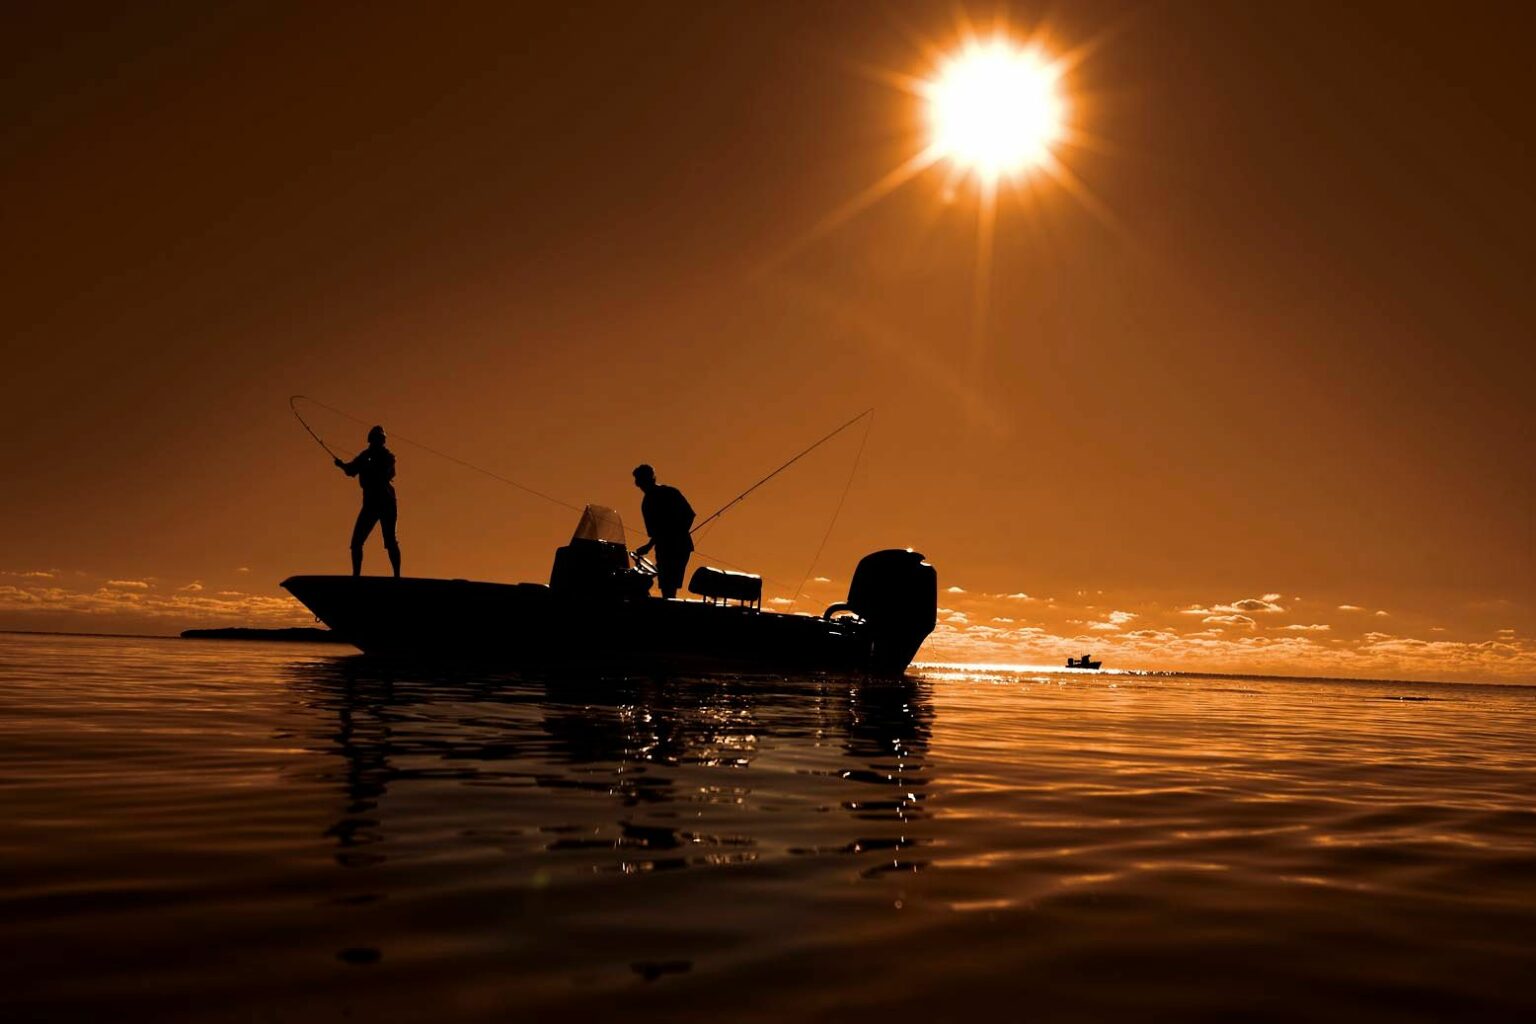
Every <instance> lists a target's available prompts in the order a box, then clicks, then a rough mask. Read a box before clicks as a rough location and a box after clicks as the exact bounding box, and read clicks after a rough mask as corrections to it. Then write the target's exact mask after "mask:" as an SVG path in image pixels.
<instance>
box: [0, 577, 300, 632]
mask: <svg viewBox="0 0 1536 1024" xmlns="http://www.w3.org/2000/svg"><path fill="white" fill-rule="evenodd" d="M0 612H9V613H16V614H21V615H23V616H25V617H24V618H23V619H21V620H20V621H21V622H23V623H25V622H32V623H36V622H38V621H39V620H38V619H37V618H36V616H47V617H48V618H46V619H45V620H44V621H45V622H46V623H47V624H48V628H54V627H55V626H57V625H66V624H67V625H68V626H69V628H81V627H82V626H83V625H84V624H83V623H80V622H79V621H78V619H79V617H81V616H84V617H88V619H90V620H94V621H95V622H97V623H99V622H100V621H101V620H103V619H119V620H122V623H123V624H124V625H119V626H117V627H115V628H143V627H145V626H147V625H150V624H152V623H153V624H160V623H164V624H165V625H166V626H171V627H173V628H178V629H179V628H185V627H187V626H195V625H199V624H226V625H242V624H251V625H274V626H275V625H292V626H297V625H305V624H308V623H309V622H310V619H311V616H310V615H309V613H308V612H306V611H305V610H304V608H303V606H301V605H300V604H299V603H298V602H297V601H295V600H294V599H293V598H291V597H288V596H286V595H284V596H282V597H266V596H262V595H256V594H243V593H240V592H238V591H224V592H222V593H220V594H218V595H216V596H212V597H210V596H208V595H206V594H202V593H199V592H197V591H189V590H187V589H185V588H181V589H178V590H177V591H175V592H174V593H160V592H156V591H155V590H154V589H153V588H151V587H150V585H149V583H148V582H146V581H145V580H118V579H104V580H101V581H100V582H99V583H98V584H96V585H94V586H92V585H91V584H89V583H87V584H86V585H85V587H84V588H81V589H76V588H74V587H67V586H60V585H59V584H58V583H57V582H55V581H52V580H36V581H29V582H27V583H24V584H23V585H21V586H10V585H3V586H0ZM61 619H62V620H63V621H62V622H61ZM70 620H75V621H73V622H71V621H70ZM10 621H12V622H16V621H17V620H16V619H14V618H13V619H11V620H10ZM91 628H102V626H101V625H93V626H92V627H91Z"/></svg>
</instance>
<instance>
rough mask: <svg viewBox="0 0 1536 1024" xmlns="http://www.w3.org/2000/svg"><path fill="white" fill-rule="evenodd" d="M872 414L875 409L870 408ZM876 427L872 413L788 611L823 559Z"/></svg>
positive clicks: (787, 609)
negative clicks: (823, 531)
mask: <svg viewBox="0 0 1536 1024" xmlns="http://www.w3.org/2000/svg"><path fill="white" fill-rule="evenodd" d="M868 411H869V412H870V413H871V414H873V413H874V410H873V409H870V410H868ZM874 427H875V417H874V416H873V415H871V416H870V417H869V422H868V423H866V424H864V436H863V438H861V439H860V441H859V452H858V454H857V455H855V456H854V457H853V468H852V469H850V470H849V471H848V482H847V483H845V484H843V493H842V494H841V495H840V496H839V497H838V499H837V508H835V509H833V510H832V521H831V522H830V523H828V524H827V532H826V533H824V534H822V535H821V543H820V544H818V545H816V554H814V555H812V556H811V564H810V565H809V566H807V567H806V570H805V575H804V576H802V577H801V578H800V585H799V586H798V587H796V588H795V596H794V597H792V598H790V600H789V607H787V608H785V609H784V610H785V611H786V612H791V611H794V609H795V602H797V601H799V600H800V592H801V591H802V590H804V589H805V584H806V582H807V581H809V580H810V578H811V573H813V572H815V571H816V563H817V562H819V561H821V553H822V552H823V551H825V550H826V549H827V541H828V540H829V539H830V538H831V536H832V530H833V529H834V528H835V527H836V526H837V517H838V516H840V515H842V512H843V502H845V501H847V500H848V492H849V491H850V490H852V489H853V479H854V477H856V476H858V475H859V463H860V462H862V461H863V459H864V446H865V445H867V444H869V432H870V431H871V430H873V429H874Z"/></svg>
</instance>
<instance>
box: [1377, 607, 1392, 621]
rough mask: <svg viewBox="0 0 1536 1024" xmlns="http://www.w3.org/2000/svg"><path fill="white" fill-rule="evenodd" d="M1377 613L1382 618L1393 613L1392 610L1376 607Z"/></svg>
mask: <svg viewBox="0 0 1536 1024" xmlns="http://www.w3.org/2000/svg"><path fill="white" fill-rule="evenodd" d="M1376 614H1377V615H1378V616H1380V617H1381V618H1383V619H1385V618H1388V617H1389V616H1390V615H1391V614H1392V613H1391V612H1384V611H1382V610H1381V609H1380V608H1378V609H1376Z"/></svg>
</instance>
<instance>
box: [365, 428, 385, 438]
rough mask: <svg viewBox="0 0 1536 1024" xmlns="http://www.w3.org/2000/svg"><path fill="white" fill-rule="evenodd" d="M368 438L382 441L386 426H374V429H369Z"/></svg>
mask: <svg viewBox="0 0 1536 1024" xmlns="http://www.w3.org/2000/svg"><path fill="white" fill-rule="evenodd" d="M368 440H370V441H382V440H384V428H383V427H374V428H373V429H372V430H370V431H368Z"/></svg>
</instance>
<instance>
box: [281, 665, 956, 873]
mask: <svg viewBox="0 0 1536 1024" xmlns="http://www.w3.org/2000/svg"><path fill="white" fill-rule="evenodd" d="M291 686H292V691H293V693H294V694H295V695H296V696H297V697H298V698H299V699H300V700H301V701H303V702H304V703H305V704H306V705H308V707H309V708H310V709H311V710H314V711H319V712H321V713H322V714H323V715H324V716H325V719H328V720H329V722H330V724H329V725H326V726H323V727H321V728H320V729H319V730H318V731H317V732H316V733H315V734H314V735H312V736H311V737H310V739H311V741H312V742H313V743H314V745H315V747H316V749H318V750H320V751H323V752H324V753H326V754H328V755H332V757H331V758H329V759H328V766H327V767H326V768H325V769H324V770H323V774H324V776H325V777H326V779H327V780H328V781H333V782H334V783H335V784H336V785H337V787H338V788H339V789H340V791H341V793H340V795H341V805H340V813H339V816H338V819H337V820H336V822H335V823H334V824H333V825H331V826H330V828H329V829H328V831H327V833H326V834H327V835H328V836H330V837H332V838H334V840H335V844H336V846H335V853H334V856H335V859H336V861H337V863H338V864H340V865H342V866H345V867H349V868H360V869H375V872H374V873H376V874H378V875H379V876H380V877H379V879H378V886H377V887H364V888H361V889H359V890H358V891H357V892H355V893H351V894H348V895H346V896H344V897H342V899H343V901H346V900H352V901H354V902H358V903H364V902H370V901H373V900H376V899H379V898H381V897H382V895H383V894H384V892H383V890H385V889H387V888H388V885H389V880H390V874H391V871H392V869H391V867H390V862H392V861H395V860H402V861H403V860H409V859H412V858H420V857H423V856H427V857H430V856H433V855H441V854H451V855H455V856H463V855H464V853H463V848H462V847H463V844H466V843H468V844H470V845H471V846H474V847H476V848H478V849H480V850H482V851H483V850H490V849H494V850H495V851H497V854H496V855H497V858H498V863H497V864H495V865H484V866H483V867H488V868H489V869H490V873H489V874H488V875H487V876H486V879H485V881H486V882H487V883H489V882H490V881H491V879H492V878H494V877H495V876H496V875H498V874H500V875H503V876H504V877H505V880H506V882H507V885H508V886H510V887H513V888H521V886H522V885H523V884H524V882H525V880H526V877H528V876H532V877H536V878H539V879H541V880H542V881H541V883H540V884H541V885H551V884H555V883H557V882H558V881H559V880H560V879H561V878H562V877H564V878H567V879H570V878H575V877H578V876H583V875H590V874H592V873H598V874H602V873H608V872H618V873H624V874H636V873H642V872H658V871H670V870H676V869H680V868H700V867H711V866H720V865H732V864H735V865H740V864H764V863H771V862H774V861H780V862H782V861H785V860H786V859H788V858H795V859H796V860H798V859H800V858H807V857H817V856H819V855H830V854H838V855H855V856H860V857H862V858H863V859H864V860H867V861H868V862H869V863H867V864H861V865H860V867H859V872H860V873H861V874H863V875H866V876H868V877H873V876H874V875H877V874H880V873H884V872H891V871H913V870H918V869H920V868H921V867H923V866H924V865H923V862H922V861H921V860H917V859H913V858H911V857H910V856H908V852H909V851H910V849H911V848H913V847H918V846H921V845H923V844H924V843H925V842H927V839H926V837H924V836H923V835H922V834H921V823H922V821H923V819H924V808H923V804H924V800H925V799H926V792H925V787H926V786H927V785H928V783H929V776H928V773H927V766H926V765H925V755H926V750H927V745H928V737H929V733H930V729H931V720H932V717H933V712H932V708H931V705H930V703H929V701H928V697H927V693H926V687H927V684H925V683H922V682H920V681H913V680H868V679H864V678H808V677H801V678H749V677H694V678H668V679H633V678H631V679H611V680H589V681H572V680H560V681H556V680H550V679H534V678H526V677H521V676H513V675H485V674H476V673H470V672H462V673H456V672H432V673H428V674H421V673H413V672H412V671H411V670H410V669H408V668H405V667H403V666H401V665H400V664H398V663H393V662H382V661H374V660H371V659H368V658H366V657H355V658H342V659H332V660H325V661H316V662H309V663H301V664H297V665H295V666H293V668H292V680H291ZM472 859H474V858H472ZM835 860H837V862H839V863H841V862H842V858H835ZM509 868H512V870H508V869H509ZM402 870H403V865H402ZM493 887H494V886H493Z"/></svg>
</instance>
